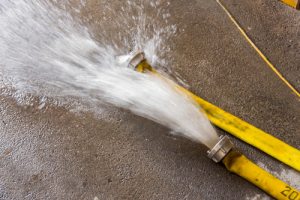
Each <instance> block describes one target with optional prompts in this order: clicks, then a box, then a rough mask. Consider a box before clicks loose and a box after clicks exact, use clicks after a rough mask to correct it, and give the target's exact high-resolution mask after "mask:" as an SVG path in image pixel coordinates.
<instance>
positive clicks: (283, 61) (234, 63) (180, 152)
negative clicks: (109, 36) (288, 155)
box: [0, 0, 300, 200]
mask: <svg viewBox="0 0 300 200" xmlns="http://www.w3.org/2000/svg"><path fill="white" fill-rule="evenodd" d="M92 1H93V0H91V1H90V2H92ZM88 2H89V1H88ZM114 2H117V1H112V3H114ZM224 4H225V5H226V7H228V9H229V10H230V11H231V12H232V14H233V15H234V16H235V17H236V19H237V21H238V22H239V23H240V24H241V26H242V27H243V28H244V29H245V30H246V32H247V33H248V34H249V36H250V37H251V38H252V39H253V41H254V42H255V43H256V44H257V45H258V47H259V48H260V49H261V50H262V51H263V52H264V53H265V54H266V55H267V57H268V58H269V59H270V60H271V62H273V63H274V65H275V66H277V67H278V69H279V70H280V71H281V72H282V74H283V75H284V76H285V77H286V78H287V79H288V80H289V81H290V82H291V83H292V84H293V85H294V86H295V87H296V88H297V89H298V90H299V89H300V76H299V74H300V68H299V67H300V66H299V63H300V60H299V59H300V56H299V55H300V53H299V49H300V46H299V45H300V43H299V34H300V32H299V31H300V30H299V27H300V26H299V25H300V24H299V22H300V12H299V11H296V10H294V9H292V8H290V7H288V6H286V5H284V4H282V3H280V2H279V1H276V0H264V1H262V0H253V1H247V2H246V1H238V0H226V1H225V0H224ZM90 5H93V4H92V3H91V4H90ZM86 6H87V8H85V9H86V12H87V11H89V9H90V10H95V9H96V8H95V7H93V6H90V7H89V3H87V4H86ZM94 12H95V11H94ZM169 12H170V14H171V16H172V17H171V23H174V24H176V26H177V28H178V32H177V34H176V36H175V37H173V38H170V41H168V42H169V43H170V44H171V45H170V46H171V51H170V55H168V56H170V57H172V62H173V63H174V66H173V67H174V70H175V71H176V72H178V73H179V74H180V75H181V76H182V77H183V78H184V79H185V80H186V82H187V83H188V84H189V85H190V90H192V91H193V92H195V93H196V94H198V95H199V96H201V97H202V98H204V99H206V100H208V101H210V102H211V103H213V104H215V105H217V106H219V107H221V108H223V109H224V110H226V111H228V112H230V113H232V114H234V115H236V116H238V117H240V118H242V119H243V120H246V121H248V122H250V123H251V124H253V125H255V126H257V127H259V128H261V129H263V130H265V131H266V132H268V133H271V134H272V135H274V136H275V137H277V138H279V139H281V140H283V141H285V142H287V143H288V144H290V145H292V146H294V147H296V148H298V149H300V132H299V130H300V114H299V113H300V101H299V98H297V96H296V95H294V94H293V93H292V92H291V90H289V88H288V87H287V86H286V85H285V84H284V83H283V82H282V81H281V80H280V79H279V78H278V77H277V76H276V75H275V74H274V73H273V71H272V70H270V68H268V66H267V65H266V64H265V62H264V61H263V60H262V59H261V58H260V57H259V56H258V54H257V53H256V52H255V51H254V50H253V48H251V47H250V46H249V44H248V43H247V42H246V40H245V39H244V38H243V37H242V36H241V34H240V33H239V31H238V30H237V28H236V27H235V26H234V25H233V23H232V22H231V21H230V19H229V18H228V17H227V16H226V14H225V13H224V11H223V10H222V9H221V8H220V6H219V5H218V4H217V3H216V2H215V1H207V0H190V1H183V0H174V1H170V5H169ZM91 26H92V25H91ZM94 28H95V27H94ZM95 29H96V28H95ZM0 102H1V103H0V199H1V200H2V199H3V200H8V199H86V200H97V199H191V200H193V199H232V200H235V199H236V200H240V199H262V198H266V197H265V195H264V193H263V192H262V191H261V190H260V189H258V188H256V187H255V186H253V185H251V184H250V183H248V182H247V181H246V180H243V179H242V178H240V177H238V176H237V175H234V174H231V173H229V172H228V171H226V170H225V168H224V167H223V166H221V165H218V164H215V163H213V162H212V161H211V160H209V159H208V158H207V157H206V150H207V149H206V147H204V146H203V145H200V144H196V143H193V142H191V141H189V140H187V139H184V138H180V137H173V136H171V135H170V134H169V130H168V129H166V128H164V127H162V126H160V125H158V124H156V123H154V122H151V121H149V120H146V119H143V118H141V117H137V116H135V115H133V114H131V113H129V112H127V111H124V110H121V109H117V108H113V107H112V108H110V109H111V112H110V114H109V116H105V118H106V119H105V120H103V119H102V118H101V116H98V117H95V116H94V114H92V113H89V112H86V113H81V114H78V113H74V112H70V110H68V109H67V108H64V107H59V106H55V105H47V106H45V107H43V106H40V107H39V105H33V106H23V105H19V104H18V103H17V102H16V101H15V100H14V99H13V98H10V97H7V96H0ZM42 107H43V108H42ZM40 108H41V109H40ZM217 131H218V133H219V134H226V133H225V132H224V131H222V130H220V129H217ZM229 136H230V135H229ZM230 137H231V138H232V140H233V142H234V143H235V144H236V146H238V147H239V148H240V149H241V151H242V152H243V153H244V154H245V155H247V156H248V157H249V158H250V159H252V160H254V161H255V162H260V163H263V164H264V166H266V167H267V168H268V169H269V170H270V171H273V172H274V173H275V172H276V173H280V172H281V171H282V170H283V169H289V168H288V167H286V166H284V165H283V164H281V163H280V162H278V161H276V160H274V159H272V158H270V157H269V156H267V155H266V154H264V153H262V152H260V151H259V150H257V149H254V148H253V147H251V146H250V145H247V144H245V143H243V142H241V141H239V140H238V139H236V138H234V137H232V136H230Z"/></svg>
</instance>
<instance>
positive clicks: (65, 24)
mask: <svg viewBox="0 0 300 200" xmlns="http://www.w3.org/2000/svg"><path fill="white" fill-rule="evenodd" d="M87 3H88V2H86V1H85V4H87ZM55 4H57V3H54V4H52V3H49V2H48V3H46V2H44V1H38V0H34V1H33V0H13V1H12V0H3V1H1V3H0V16H1V18H0V26H1V27H2V28H1V30H0V46H1V48H0V56H1V59H0V66H1V69H0V80H1V82H0V83H1V84H0V90H1V94H2V95H5V94H6V95H10V96H13V97H15V98H16V99H17V100H18V101H19V102H20V103H21V104H22V103H24V102H25V104H26V103H30V102H31V101H32V98H35V97H38V98H39V99H40V105H39V108H41V109H42V108H43V107H45V99H47V98H49V99H54V100H57V101H58V102H59V103H58V104H61V105H63V106H64V105H66V104H69V103H70V102H72V100H74V99H79V102H81V103H84V104H85V105H87V106H88V107H93V106H98V104H99V102H104V103H109V104H113V105H116V106H118V107H122V108H126V109H129V110H131V111H132V112H134V113H135V114H137V115H140V116H143V117H146V118H148V119H151V120H153V121H156V122H158V123H160V124H162V125H165V126H167V127H169V128H171V129H172V130H174V131H175V132H176V133H180V134H181V135H184V136H185V137H188V138H190V139H192V140H194V141H197V142H201V143H203V144H205V145H206V146H208V147H209V148H211V147H212V146H213V145H214V144H215V143H216V141H217V134H216V132H215V130H214V129H213V127H212V126H211V125H210V123H209V121H208V120H207V119H206V117H205V116H204V114H203V113H202V112H201V111H200V110H199V107H198V106H197V105H196V104H195V103H194V102H193V101H192V100H190V99H189V98H188V97H187V96H185V95H184V94H182V93H181V92H179V91H177V90H175V89H174V87H173V86H172V85H171V84H170V83H169V82H167V81H165V80H162V79H161V78H158V77H156V76H153V75H151V74H141V73H138V72H135V71H134V70H132V69H129V68H127V65H126V64H125V63H120V62H119V61H118V60H117V59H116V56H117V55H120V54H124V53H125V54H126V53H127V52H128V51H129V50H135V49H143V50H144V51H145V52H146V55H148V56H149V57H148V58H149V60H150V61H151V63H152V64H156V65H158V66H160V65H162V64H163V65H166V63H165V62H163V61H162V60H161V59H159V55H158V54H157V52H156V51H157V50H158V49H160V50H161V49H162V50H163V51H168V48H167V47H166V46H164V45H162V41H163V39H165V37H166V36H170V35H172V34H173V33H174V26H169V25H168V26H164V28H160V27H159V25H155V24H153V23H152V24H151V25H149V23H148V21H149V19H148V17H147V15H146V14H145V12H146V10H147V9H146V6H147V5H146V4H143V3H142V2H139V3H135V4H134V5H133V3H132V2H131V1H128V2H126V3H125V4H124V5H123V6H121V9H122V10H124V13H127V12H129V11H130V12H132V13H131V14H130V15H128V14H123V15H122V14H120V13H119V15H118V16H119V17H116V19H113V20H112V19H111V23H112V22H113V23H112V25H110V26H109V25H108V24H106V23H105V22H106V21H105V20H103V21H104V22H101V23H99V24H98V25H99V26H100V28H101V33H100V34H98V35H95V34H93V32H92V31H91V30H90V28H87V27H85V26H83V25H82V22H81V21H78V19H74V17H73V16H71V14H70V13H68V12H66V11H65V10H64V9H61V8H58V7H56V6H55ZM158 5H160V1H156V2H152V3H150V4H149V5H148V6H150V7H155V6H158ZM68 6H70V3H69V2H68V1H66V2H65V4H64V6H62V7H63V8H64V7H68ZM60 7H61V5H60ZM108 8H109V7H108ZM108 8H107V9H108ZM126 9H128V10H126ZM110 11H111V12H113V11H112V10H111V9H110ZM158 11H159V12H161V10H160V9H158ZM76 12H78V11H76ZM159 15H161V13H158V14H157V15H154V16H159ZM126 16H128V17H130V20H126ZM167 17H168V14H164V18H167ZM154 18H155V17H154ZM88 19H90V17H88ZM118 20H121V21H118ZM151 20H153V18H151V17H150V21H151ZM83 21H84V20H83ZM153 22H155V21H153ZM164 22H166V21H164ZM122 23H123V26H125V27H123V26H122ZM130 24H131V25H130ZM109 28H110V30H109ZM112 30H118V32H116V34H111V33H112V32H111V31H112ZM95 38H97V39H95ZM162 46H164V48H160V47H162ZM130 47H131V48H130ZM125 57H126V56H125ZM70 99H71V101H70ZM61 102H63V103H61ZM97 110H98V109H97Z"/></svg>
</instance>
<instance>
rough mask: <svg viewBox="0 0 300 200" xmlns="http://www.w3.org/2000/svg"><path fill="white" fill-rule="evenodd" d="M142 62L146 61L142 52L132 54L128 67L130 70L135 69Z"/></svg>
mask: <svg viewBox="0 0 300 200" xmlns="http://www.w3.org/2000/svg"><path fill="white" fill-rule="evenodd" d="M144 60H146V57H145V53H144V52H142V51H137V52H134V53H132V57H131V58H130V61H129V63H128V66H129V67H130V68H132V69H136V67H137V66H138V65H139V64H140V63H141V62H143V61H144Z"/></svg>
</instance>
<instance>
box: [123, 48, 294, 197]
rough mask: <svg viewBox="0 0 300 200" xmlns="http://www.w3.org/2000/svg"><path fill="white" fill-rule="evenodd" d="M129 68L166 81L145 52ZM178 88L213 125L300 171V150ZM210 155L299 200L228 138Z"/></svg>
mask: <svg viewBox="0 0 300 200" xmlns="http://www.w3.org/2000/svg"><path fill="white" fill-rule="evenodd" d="M129 67H130V68H133V69H134V70H136V71H138V72H142V73H152V74H153V75H155V76H159V77H161V78H163V79H166V78H165V77H163V76H162V75H160V74H159V73H158V72H156V71H155V69H153V68H152V66H151V65H150V64H149V63H148V62H147V60H146V58H145V55H144V53H143V52H137V53H134V54H132V56H131V58H130V61H129ZM175 87H176V88H177V89H179V90H180V91H182V92H184V93H185V94H187V95H188V96H190V97H191V98H192V99H194V100H195V101H196V102H197V103H198V104H199V105H200V106H201V107H202V108H203V110H204V112H206V114H207V115H208V118H209V120H210V121H211V122H212V123H213V124H215V125H217V126H219V127H220V128H222V129H224V130H225V131H228V132H229V133H231V134H232V135H234V136H236V137H238V138H239V139H241V140H243V141H245V142H247V143H249V144H251V145H253V146H254V147H257V148H258V149H260V150H262V151H264V152H265V153H267V154H269V155H271V156H272V157H274V158H276V159H278V160H280V161H282V162H283V163H285V164H287V165H289V166H291V167H293V168H295V169H296V170H298V171H300V151H299V150H297V149H295V148H293V147H291V146H289V145H287V144H286V143H284V142H282V141H280V140H278V139H277V138H275V137H273V136H271V135H269V134H267V133H265V132H263V131H262V130H260V129H258V128H256V127H254V126H252V125H250V124H248V123H247V122H244V121H242V120H241V119H239V118H237V117H235V116H233V115H231V114H230V113H227V112H225V111H223V110H222V109H220V108H218V107H216V106H214V105H212V104H210V103H209V102H206V101H205V100H203V99H201V98H200V97H197V96H196V95H194V94H193V93H191V92H190V91H188V90H186V89H185V88H183V87H181V86H179V85H175ZM214 113H215V115H214ZM278 149H279V150H278ZM207 155H208V157H209V158H210V159H212V160H213V161H214V162H216V163H222V164H223V165H224V166H225V167H226V169H227V170H229V171H230V172H232V173H235V174H237V175H239V176H241V177H243V178H244V179H246V180H248V181H249V182H251V183H253V184H254V185H256V186H257V187H259V188H261V189H262V190H263V191H265V192H266V193H267V194H269V195H271V196H272V197H274V198H276V199H283V200H287V199H289V200H300V192H299V191H297V189H295V188H293V187H291V186H289V185H288V184H286V183H285V182H283V181H281V180H279V179H278V178H276V177H275V176H273V175H272V174H270V173H268V172H267V171H265V170H264V169H262V168H260V167H259V166H257V165H256V164H255V163H253V162H252V161H251V160H249V159H248V158H247V157H246V156H245V155H243V154H242V153H240V152H239V151H238V150H237V149H236V148H234V145H233V143H232V142H231V140H230V139H229V137H227V136H220V137H219V140H218V142H217V143H216V144H215V145H214V146H213V147H212V148H211V149H209V150H208V151H207Z"/></svg>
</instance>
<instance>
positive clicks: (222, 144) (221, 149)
mask: <svg viewBox="0 0 300 200" xmlns="http://www.w3.org/2000/svg"><path fill="white" fill-rule="evenodd" d="M232 148H233V143H232V142H231V141H230V139H229V137H228V136H224V135H221V136H220V140H219V141H218V142H217V144H216V145H215V146H214V147H213V148H212V149H210V150H208V151H207V156H208V157H209V158H210V159H212V160H213V161H215V162H216V163H218V162H220V161H221V160H222V159H223V158H224V157H225V156H226V155H227V154H228V153H229V151H230V150H231V149H232Z"/></svg>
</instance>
